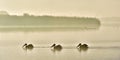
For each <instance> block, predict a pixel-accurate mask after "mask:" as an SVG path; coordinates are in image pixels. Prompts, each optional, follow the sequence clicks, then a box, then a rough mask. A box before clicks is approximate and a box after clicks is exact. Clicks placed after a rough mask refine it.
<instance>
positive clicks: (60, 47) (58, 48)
mask: <svg viewBox="0 0 120 60" xmlns="http://www.w3.org/2000/svg"><path fill="white" fill-rule="evenodd" d="M51 48H52V50H56V51H61V50H62V46H61V45H56V44H53V45H52V46H51Z"/></svg>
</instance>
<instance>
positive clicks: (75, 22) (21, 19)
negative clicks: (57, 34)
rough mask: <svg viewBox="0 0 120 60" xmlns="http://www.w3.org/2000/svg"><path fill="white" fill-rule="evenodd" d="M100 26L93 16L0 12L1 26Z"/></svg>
mask: <svg viewBox="0 0 120 60" xmlns="http://www.w3.org/2000/svg"><path fill="white" fill-rule="evenodd" d="M99 26H100V21H99V19H97V18H92V17H66V16H49V15H43V16H34V15H29V14H27V13H25V14H24V15H23V16H17V15H8V14H3V15H2V14H0V27H17V28H18V27H39V28H40V27H57V28H58V27H64V28H65V27H71V28H72V27H79V28H99Z"/></svg>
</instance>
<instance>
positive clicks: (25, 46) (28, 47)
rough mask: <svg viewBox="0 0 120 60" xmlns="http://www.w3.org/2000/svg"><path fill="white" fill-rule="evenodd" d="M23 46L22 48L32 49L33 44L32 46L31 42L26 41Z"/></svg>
mask: <svg viewBox="0 0 120 60" xmlns="http://www.w3.org/2000/svg"><path fill="white" fill-rule="evenodd" d="M23 48H24V49H33V48H34V46H33V45H32V44H27V43H25V44H24V45H23Z"/></svg>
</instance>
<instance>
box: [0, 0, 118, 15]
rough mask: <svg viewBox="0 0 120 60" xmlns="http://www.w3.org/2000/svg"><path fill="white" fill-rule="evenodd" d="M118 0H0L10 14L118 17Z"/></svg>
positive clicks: (2, 7) (0, 5)
mask: <svg viewBox="0 0 120 60" xmlns="http://www.w3.org/2000/svg"><path fill="white" fill-rule="evenodd" d="M119 6H120V0H0V10H2V11H3V10H4V11H7V12H9V13H10V14H19V15H21V14H23V13H24V12H26V13H30V14H34V15H60V16H61V15H62V16H92V17H120V7H119Z"/></svg>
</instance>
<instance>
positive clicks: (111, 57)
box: [0, 21, 120, 60]
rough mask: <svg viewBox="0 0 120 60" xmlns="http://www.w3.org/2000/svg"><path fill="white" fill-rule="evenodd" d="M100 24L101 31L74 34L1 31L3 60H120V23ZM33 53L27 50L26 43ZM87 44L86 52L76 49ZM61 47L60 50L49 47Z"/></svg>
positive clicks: (0, 39)
mask: <svg viewBox="0 0 120 60" xmlns="http://www.w3.org/2000/svg"><path fill="white" fill-rule="evenodd" d="M112 22H113V21H109V22H108V21H101V23H102V25H101V26H100V28H99V29H98V30H77V31H76V30H75V31H74V30H72V31H69V30H68V31H29V32H24V31H6V32H5V31H4V32H3V31H1V32H0V60H120V37H119V36H120V23H119V22H118V21H114V23H112ZM26 42H27V43H32V44H34V46H35V48H34V49H33V50H24V49H22V45H23V44H24V43H26ZM80 42H81V43H87V44H88V45H89V46H90V48H89V49H88V50H87V51H80V50H77V49H76V48H75V47H76V45H77V44H78V43H80ZM53 43H57V44H61V45H62V46H63V49H62V50H61V51H55V52H54V51H52V50H51V49H50V48H49V46H51V45H52V44H53Z"/></svg>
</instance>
